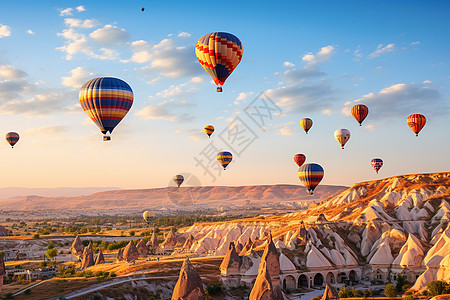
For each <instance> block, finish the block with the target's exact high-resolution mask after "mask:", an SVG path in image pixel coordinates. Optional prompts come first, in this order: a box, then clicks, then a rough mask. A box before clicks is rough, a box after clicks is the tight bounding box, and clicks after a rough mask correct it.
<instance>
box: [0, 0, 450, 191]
mask: <svg viewBox="0 0 450 300" xmlns="http://www.w3.org/2000/svg"><path fill="white" fill-rule="evenodd" d="M141 7H145V10H144V12H142V11H141ZM227 7H230V8H231V7H238V8H236V9H232V10H230V11H223V12H220V11H217V10H216V9H213V8H212V7H211V6H210V5H208V3H207V2H206V1H200V2H185V1H175V2H170V3H169V2H143V1H63V2H61V1H44V2H39V1H25V0H23V1H7V2H2V3H1V7H0V8H1V9H0V114H1V116H0V128H1V130H2V131H0V135H2V134H3V135H4V134H6V133H7V132H9V131H16V132H18V133H19V134H20V136H21V139H20V141H19V143H18V144H17V146H16V147H15V148H14V149H13V150H11V149H10V147H9V145H8V144H7V143H6V142H4V143H1V144H0V151H2V155H1V160H2V166H3V168H2V169H3V170H4V171H3V175H2V176H1V179H2V180H1V181H0V187H10V186H24V187H60V186H66V187H85V186H119V187H123V188H150V187H161V186H167V184H168V182H169V181H170V180H171V178H172V177H173V176H174V175H176V174H178V173H183V172H184V173H191V174H194V175H196V176H197V177H198V178H199V180H200V181H201V182H202V184H203V185H252V184H277V183H289V184H298V183H299V180H298V177H297V167H296V165H295V163H294V162H293V156H294V154H296V153H303V154H305V155H306V157H307V162H316V163H319V164H321V165H322V166H323V168H324V169H325V177H324V180H323V183H324V184H339V185H352V184H354V183H356V182H360V181H366V180H374V179H377V178H383V177H388V176H394V175H399V174H406V173H421V172H439V171H449V170H450V158H449V156H448V149H449V148H450V139H449V138H448V137H449V133H448V122H447V120H448V118H449V116H450V91H449V88H448V87H449V86H450V84H449V83H450V74H449V71H448V70H449V69H450V68H449V64H450V55H449V53H450V52H449V43H450V41H449V40H448V38H447V37H448V36H449V35H450V21H449V20H448V16H447V12H448V11H449V8H450V4H448V3H447V2H446V1H433V2H426V1H411V2H408V4H407V5H405V3H404V2H402V1H377V2H374V3H371V5H370V6H369V5H367V4H366V3H362V2H360V1H345V2H336V1H331V0H330V1H320V2H314V1H310V2H306V1H288V2H283V3H278V2H269V1H267V2H266V1H263V2H261V1H260V2H257V3H256V2H255V3H253V2H252V1H249V2H244V3H243V2H238V1H235V2H233V1H231V2H229V3H228V4H227ZM221 14H224V15H226V18H224V17H223V16H222V15H221ZM213 31H225V32H230V33H233V34H234V35H236V36H237V37H239V38H240V40H241V42H242V44H243V48H244V55H243V59H242V61H241V63H240V65H239V66H238V67H237V68H236V70H235V72H234V73H233V74H232V75H231V76H230V77H229V78H228V80H227V82H226V83H225V85H224V88H223V93H216V91H215V86H214V84H213V83H212V80H211V78H210V77H209V75H208V74H207V73H206V72H205V71H204V70H203V69H202V67H201V66H200V64H199V63H198V61H197V59H196V57H195V51H194V47H195V43H196V41H197V40H198V39H199V38H200V37H201V36H203V35H204V34H206V33H209V32H213ZM99 76H113V77H118V78H121V79H123V80H125V81H126V82H127V83H128V84H129V85H130V86H131V87H132V89H133V91H134V97H135V99H134V103H133V107H132V109H131V110H130V112H129V113H128V115H127V116H126V117H125V118H124V120H123V121H122V122H121V123H120V124H119V126H118V127H117V128H116V129H115V130H114V133H113V134H112V140H111V141H110V142H103V141H102V134H101V133H100V132H99V130H98V128H97V127H96V126H95V124H94V123H93V122H92V121H91V120H90V119H89V118H88V117H87V115H86V114H85V113H84V112H83V111H82V109H81V106H80V104H79V101H78V91H79V88H80V87H81V86H82V85H83V83H85V82H86V81H87V80H89V79H92V78H95V77H99ZM358 103H362V104H365V105H367V106H368V107H369V110H370V112H369V116H368V118H367V119H366V120H365V121H364V123H363V126H361V127H360V126H358V124H357V122H356V121H355V120H354V119H353V117H352V116H351V114H350V109H351V107H352V106H353V105H355V104H358ZM413 113H421V114H424V115H425V116H426V117H427V124H426V126H425V127H424V129H423V130H422V132H421V133H420V134H419V137H417V138H416V137H415V136H414V133H413V132H412V131H411V130H410V129H409V128H408V126H407V125H406V118H407V117H408V115H410V114H413ZM305 117H309V118H311V119H312V120H313V121H314V125H313V127H312V129H311V130H310V132H309V134H308V135H306V134H305V133H304V132H303V131H302V130H301V129H300V126H299V121H300V120H301V119H302V118H305ZM208 124H212V125H214V126H215V128H216V131H215V133H214V134H213V135H212V137H211V139H208V137H207V136H206V134H204V132H203V127H204V126H205V125H208ZM340 128H345V129H348V130H350V131H351V133H352V136H351V138H350V141H349V142H348V144H347V145H346V147H345V148H346V149H345V150H341V149H340V146H339V145H338V143H337V142H336V141H335V140H334V137H333V133H334V131H335V130H336V129H340ZM222 150H228V151H231V152H232V153H233V154H234V160H233V162H232V163H231V164H230V166H229V168H228V169H227V170H226V171H223V170H222V171H220V166H219V165H218V163H217V161H216V160H215V156H216V154H217V152H219V151H222ZM375 157H380V158H382V159H383V160H384V162H385V164H384V166H383V168H382V169H381V171H380V174H378V175H377V174H376V173H375V172H374V171H373V169H372V168H371V166H370V160H371V159H372V158H375Z"/></svg>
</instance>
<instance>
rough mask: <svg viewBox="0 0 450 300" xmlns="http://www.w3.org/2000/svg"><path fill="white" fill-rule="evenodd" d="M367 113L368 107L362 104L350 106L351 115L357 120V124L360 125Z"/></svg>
mask: <svg viewBox="0 0 450 300" xmlns="http://www.w3.org/2000/svg"><path fill="white" fill-rule="evenodd" d="M368 114H369V108H368V107H367V106H365V105H364V104H356V105H353V107H352V115H353V117H354V118H355V119H356V121H358V123H359V126H361V124H362V122H363V121H364V119H365V118H366V117H367V115H368Z"/></svg>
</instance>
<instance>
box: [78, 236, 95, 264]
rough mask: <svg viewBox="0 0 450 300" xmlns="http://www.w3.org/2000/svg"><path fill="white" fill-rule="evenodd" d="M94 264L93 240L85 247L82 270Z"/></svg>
mask: <svg viewBox="0 0 450 300" xmlns="http://www.w3.org/2000/svg"><path fill="white" fill-rule="evenodd" d="M93 265H94V251H93V250H92V242H91V243H89V245H88V246H87V247H85V248H84V251H83V257H82V259H81V267H80V268H81V270H84V269H87V268H89V267H90V266H93Z"/></svg>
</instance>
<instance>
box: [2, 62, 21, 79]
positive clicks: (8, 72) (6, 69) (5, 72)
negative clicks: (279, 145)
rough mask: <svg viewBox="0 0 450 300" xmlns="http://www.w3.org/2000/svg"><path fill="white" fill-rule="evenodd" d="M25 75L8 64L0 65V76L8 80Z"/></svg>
mask: <svg viewBox="0 0 450 300" xmlns="http://www.w3.org/2000/svg"><path fill="white" fill-rule="evenodd" d="M25 76H27V73H25V72H24V71H22V70H20V69H18V68H16V67H13V66H9V65H2V66H0V77H3V78H4V79H8V80H22V79H24V78H25Z"/></svg>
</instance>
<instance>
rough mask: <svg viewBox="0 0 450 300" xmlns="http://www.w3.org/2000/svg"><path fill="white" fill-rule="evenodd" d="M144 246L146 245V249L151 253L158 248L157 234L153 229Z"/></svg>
mask: <svg viewBox="0 0 450 300" xmlns="http://www.w3.org/2000/svg"><path fill="white" fill-rule="evenodd" d="M146 246H147V247H148V249H149V250H150V252H151V253H153V254H155V253H156V249H157V248H159V242H158V236H157V234H156V233H155V231H153V234H152V237H151V239H150V240H149V241H148V242H147V244H146Z"/></svg>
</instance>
